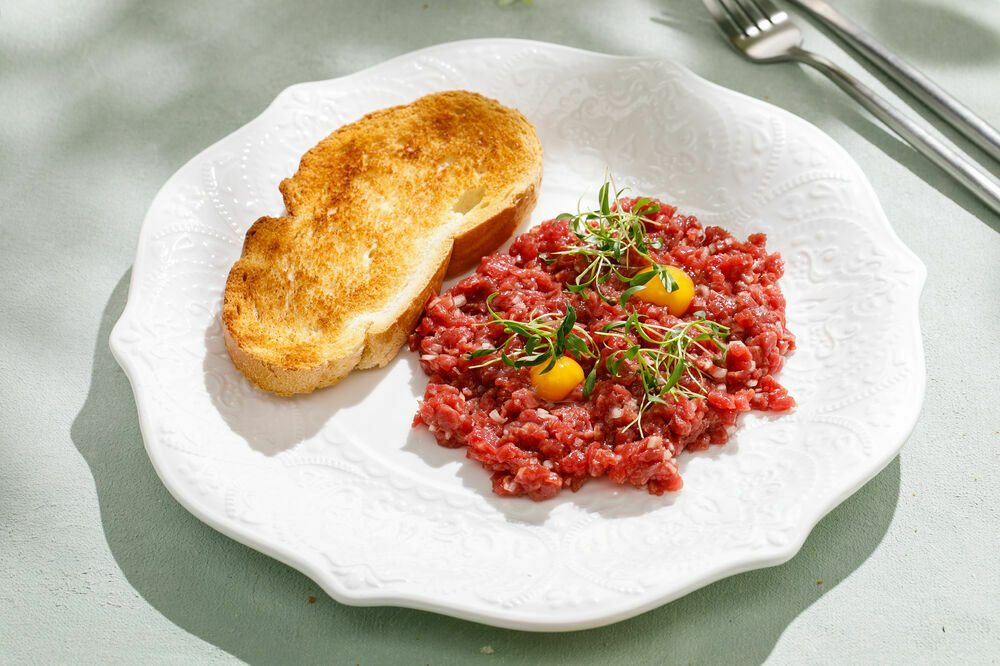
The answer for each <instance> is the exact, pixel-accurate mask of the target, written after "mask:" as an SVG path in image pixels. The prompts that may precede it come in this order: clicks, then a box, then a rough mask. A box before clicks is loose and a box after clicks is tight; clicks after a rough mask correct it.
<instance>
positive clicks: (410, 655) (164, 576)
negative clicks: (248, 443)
mask: <svg viewBox="0 0 1000 666" xmlns="http://www.w3.org/2000/svg"><path fill="white" fill-rule="evenodd" d="M129 277H130V273H126V274H125V275H124V276H122V278H121V280H120V281H119V283H118V285H117V286H116V287H115V290H114V292H113V293H112V294H111V297H110V299H109V300H108V304H107V306H106V308H105V310H104V313H103V317H102V320H101V326H100V331H99V332H98V335H97V340H96V342H95V350H94V362H93V371H92V375H91V385H90V391H89V393H88V396H87V399H86V402H85V403H84V405H83V407H82V409H81V410H80V413H79V414H78V415H77V417H76V419H75V420H74V422H73V426H72V433H71V434H72V438H73V441H74V442H75V444H76V446H77V448H78V449H79V450H80V453H81V454H82V455H83V456H84V458H85V459H86V461H87V463H88V464H89V466H90V469H91V472H92V473H93V475H94V482H95V484H96V487H97V493H98V499H99V503H100V509H101V521H102V524H103V528H104V534H105V537H106V538H107V542H108V545H109V546H110V548H111V552H112V553H113V555H114V557H115V560H116V561H117V563H118V565H119V566H120V567H121V570H122V572H123V573H124V574H125V576H126V577H127V579H128V580H129V582H130V584H131V585H132V586H133V587H134V588H135V590H136V591H137V592H138V593H139V594H140V595H142V597H143V598H144V599H145V600H146V601H147V602H148V603H149V604H151V605H152V606H153V607H155V608H156V609H157V610H158V611H159V612H161V613H162V614H163V615H164V616H165V617H166V618H168V619H169V620H170V621H172V622H173V623H175V624H176V625H178V626H179V627H181V628H183V629H184V630H186V631H188V632H190V633H192V634H194V635H195V636H198V637H200V638H201V639H203V640H205V641H207V642H209V643H211V644H213V645H215V646H218V647H219V648H221V649H222V650H225V651H226V652H229V653H230V654H232V655H235V656H236V657H239V658H241V659H244V660H246V661H248V662H251V663H299V662H318V661H322V662H337V663H341V662H349V663H400V662H405V663H418V662H419V663H425V662H433V663H442V662H444V663H472V662H474V661H477V660H482V661H484V662H487V661H490V660H492V661H494V662H503V663H512V662H526V663H532V662H539V663H541V662H544V663H548V662H552V663H555V662H559V663H575V664H584V663H614V662H617V661H618V660H620V659H627V660H628V661H634V662H636V663H643V662H647V661H653V662H657V663H660V662H662V661H663V660H666V661H669V662H671V663H674V662H678V663H680V662H683V663H687V662H698V663H760V662H762V661H763V660H764V659H766V658H767V656H768V655H769V654H770V652H771V650H772V649H773V647H774V645H775V643H776V642H777V641H778V639H779V638H780V637H781V634H782V632H784V631H785V629H786V628H787V627H788V626H789V624H790V623H791V622H793V621H794V620H795V618H796V617H797V616H798V615H799V614H800V613H802V612H803V611H805V610H807V609H808V608H809V607H810V606H811V605H812V604H813V603H814V602H816V601H817V600H818V599H820V597H822V596H823V595H824V594H825V593H826V592H827V591H828V590H830V589H832V588H833V587H835V586H836V585H837V584H838V583H839V582H840V581H841V580H843V579H844V578H846V577H847V576H849V575H850V574H851V572H852V571H854V570H855V569H856V568H858V567H859V566H862V565H863V564H864V562H865V560H866V559H867V558H868V556H869V555H870V554H871V553H872V552H873V551H874V550H875V548H876V547H877V546H878V544H879V542H880V541H881V540H882V538H883V536H884V535H885V533H886V530H887V529H888V527H889V524H890V522H891V521H892V516H893V513H894V511H895V508H896V502H897V499H898V496H899V488H900V465H899V458H896V459H895V460H893V461H892V462H891V463H890V464H889V466H888V467H887V468H886V469H885V470H884V471H883V472H882V473H881V474H879V475H878V476H877V477H876V478H875V479H873V480H872V481H871V482H869V483H868V484H867V485H865V486H864V487H863V488H862V489H861V490H859V491H858V492H857V493H856V494H855V495H854V496H852V497H851V498H850V499H848V500H847V501H845V502H844V503H843V504H841V505H840V506H839V507H837V508H836V509H834V510H833V511H832V512H831V513H830V514H829V515H828V516H827V517H826V518H824V519H823V520H822V521H821V522H820V523H819V524H818V525H817V526H816V528H815V529H814V530H813V532H812V534H811V535H810V537H809V538H808V539H807V540H806V542H805V545H804V546H803V547H802V550H801V552H800V553H799V554H798V555H797V556H796V557H794V558H793V559H792V560H791V561H789V562H788V563H786V564H783V565H781V566H777V567H772V568H768V569H761V570H758V571H753V572H749V573H745V574H741V575H738V576H733V577H731V578H728V579H725V580H722V581H720V582H717V583H715V584H712V585H709V586H708V587H705V588H703V589H701V590H698V591H696V592H693V593H692V594H689V595H687V596H686V597H683V598H681V599H679V600H677V601H674V602H672V603H670V604H667V605H666V606H663V607H661V608H659V609H656V610H653V611H650V612H648V613H646V614H644V615H641V616H639V617H637V618H633V619H631V620H627V621H625V622H621V623H618V624H616V625H612V626H610V627H603V628H599V629H592V630H588V631H583V632H571V633H563V634H555V633H551V634H529V633H524V632H518V631H510V630H504V629H495V628H492V627H487V626H483V625H478V624H474V623H471V622H465V621H461V620H456V619H452V618H447V617H443V616H439V615H435V614H432V613H426V612H421V611H414V610H408V609H401V608H355V607H350V606H345V605H343V604H339V603H337V602H335V601H333V600H332V599H330V598H329V597H328V596H326V594H324V593H323V592H321V591H320V590H319V588H318V586H316V585H315V584H314V583H313V582H312V581H310V580H309V579H308V578H306V577H305V576H303V575H302V574H300V573H298V572H297V571H295V570H293V569H291V568H289V567H287V566H286V565H284V564H281V563H279V562H277V561H276V560H272V559H271V558H269V557H266V556H265V555H262V554H260V553H258V552H256V551H254V550H251V549H249V548H247V547H246V546H243V545H242V544H239V543H237V542H236V541H232V540H231V539H229V538H227V537H225V536H223V535H222V534H220V533H218V532H216V531H215V530H213V529H212V528H210V527H208V526H207V525H205V524H203V523H201V522H200V521H199V520H197V519H196V518H195V517H194V516H192V515H191V514H189V513H188V512H187V511H185V510H184V509H183V508H182V507H181V506H180V505H179V504H178V503H177V502H176V501H174V499H173V498H172V497H171V496H170V495H169V493H168V492H167V490H166V489H165V488H164V486H163V485H162V484H161V483H160V481H159V479H158V478H157V476H156V474H155V472H154V471H153V468H152V466H151V464H150V462H149V459H148V458H147V457H146V452H145V449H144V448H143V444H142V439H141V436H140V433H139V424H138V418H137V415H136V409H135V403H134V402H133V399H132V392H131V389H130V387H129V383H128V380H127V379H126V377H125V374H124V373H123V372H122V370H121V369H120V368H119V367H118V364H117V363H116V362H115V360H114V358H113V357H112V355H111V350H110V348H109V347H108V336H109V334H110V332H111V328H112V326H113V325H114V322H115V321H117V319H118V317H119V316H120V314H121V312H122V310H123V308H124V305H125V299H126V296H127V292H128V282H129ZM665 556H666V558H667V559H669V554H666V555H665ZM487 646H489V650H486V651H485V652H484V651H483V649H484V648H486V647H487ZM490 650H492V652H490Z"/></svg>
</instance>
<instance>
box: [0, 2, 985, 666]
mask: <svg viewBox="0 0 1000 666" xmlns="http://www.w3.org/2000/svg"><path fill="white" fill-rule="evenodd" d="M838 4H839V5H840V6H841V7H842V9H843V10H844V11H845V12H846V13H847V14H849V15H850V16H852V17H853V18H854V19H855V20H856V21H857V22H858V23H860V24H862V25H863V26H865V27H866V28H868V29H869V30H870V31H871V32H873V33H874V34H876V35H878V36H879V37H880V38H881V39H882V40H883V41H885V42H886V43H887V44H889V45H890V46H891V47H893V48H895V49H896V50H898V51H899V52H900V53H901V54H902V55H903V56H904V57H905V58H907V59H908V60H910V62H912V63H913V64H915V65H917V66H918V67H919V68H921V69H922V70H924V71H925V73H927V74H929V75H930V76H931V77H932V78H934V79H935V80H937V81H938V82H939V83H941V84H943V85H944V86H945V87H946V88H947V89H948V90H950V91H951V92H952V93H953V94H955V95H956V96H957V97H958V98H960V99H962V100H963V101H965V102H966V103H967V104H968V105H969V106H971V107H972V108H973V109H975V110H977V111H978V112H979V113H981V114H982V115H983V116H984V117H985V118H986V119H987V120H989V121H991V122H992V123H994V124H995V125H1000V3H998V2H995V1H992V2H986V1H981V2H975V3H973V2H968V3H957V2H949V1H948V0H880V1H879V2H877V3H876V2H863V1H862V0H845V1H844V2H840V3H838ZM977 12H982V15H977ZM800 22H801V24H802V26H803V28H804V31H805V33H806V43H807V45H808V46H810V47H814V48H815V49H816V50H818V51H820V52H822V53H825V54H827V55H829V56H831V57H833V58H834V59H835V60H837V61H838V62H840V63H841V64H843V65H845V66H846V67H847V68H848V69H849V70H850V71H852V72H854V73H856V74H857V75H859V76H860V77H861V78H862V80H864V81H866V82H868V83H870V84H872V85H874V87H875V88H876V89H878V90H885V89H886V88H885V86H884V85H883V84H882V83H880V82H879V77H875V76H873V75H872V73H871V71H870V70H868V69H866V68H865V67H862V66H860V65H858V64H857V63H856V62H854V61H853V60H851V59H850V58H849V57H848V56H847V55H846V54H845V53H843V51H842V50H841V49H840V48H839V47H838V46H836V45H835V44H833V43H831V41H830V40H829V39H828V38H827V37H825V36H824V35H823V34H822V33H821V32H819V31H817V30H816V29H815V28H814V27H813V26H811V25H810V24H808V23H807V22H806V21H805V20H804V19H801V18H800ZM499 36H508V37H524V38H531V39H539V40H547V41H552V42H557V43H561V44H568V45H571V46H577V47H581V48H586V49H592V50H596V51H602V52H606V53H613V54H657V55H663V56H666V57H669V58H673V59H675V60H676V61H678V62H680V63H682V64H684V65H686V66H687V67H689V68H691V69H692V70H694V71H695V72H696V73H698V74H700V75H702V76H704V77H706V78H708V79H710V80H712V81H715V82H717V83H720V84H722V85H724V86H727V87H730V88H733V89H735V90H739V91H741V92H744V93H748V94H750V95H753V96H756V97H760V98H764V99H768V100H769V101H771V102H772V103H774V104H777V105H778V106H781V107H784V108H786V109H788V110H790V111H792V112H793V113H796V114H798V115H800V116H802V117H804V118H806V119H807V120H809V121H811V122H813V123H815V124H816V125H818V126H819V127H820V128H822V129H824V130H825V131H826V132H828V133H829V134H830V135H831V136H832V137H833V138H834V139H835V140H837V141H838V142H839V143H840V144H841V145H843V146H844V147H845V148H846V149H847V150H848V152H850V153H851V154H852V155H853V156H854V158H855V159H856V160H857V161H858V162H859V163H860V164H861V165H862V167H863V169H864V170H865V172H866V174H867V175H868V177H869V179H870V180H871V181H872V184H873V185H874V187H875V190H876V192H878V194H879V197H880V198H881V200H882V204H883V206H884V208H885V211H886V213H887V215H888V217H889V220H890V221H891V222H892V224H893V226H894V227H895V229H896V231H897V232H898V233H899V235H900V236H901V237H902V239H903V241H904V242H905V243H906V244H907V245H908V246H909V247H910V248H912V249H913V250H914V252H916V254H917V255H919V256H920V258H921V259H922V260H923V261H924V262H925V263H926V265H927V268H928V269H929V279H928V281H927V286H926V288H925V290H924V294H923V298H922V302H921V303H922V306H921V325H922V329H923V335H924V343H925V349H926V355H927V372H928V387H927V397H926V402H925V405H924V410H923V414H922V416H921V418H920V421H919V422H918V424H917V426H916V429H915V431H914V433H913V435H912V436H911V437H910V439H909V441H908V442H907V443H906V445H905V446H904V448H903V451H902V454H901V455H900V456H899V458H897V459H896V460H895V461H893V462H892V463H891V464H890V465H889V466H888V468H887V469H886V470H885V471H883V472H882V473H881V474H880V475H879V476H878V477H877V478H876V479H875V480H873V481H872V482H871V483H869V484H868V485H867V486H865V487H864V488H863V489H862V490H860V491H859V492H858V493H857V494H856V495H854V496H853V497H852V498H850V499H849V500H847V501H846V502H844V504H842V505H841V506H840V507H838V508H837V509H835V510H834V511H833V512H832V513H831V514H830V515H829V516H827V517H826V518H825V519H824V520H823V521H822V522H821V523H820V524H819V525H818V526H817V527H816V529H815V530H814V531H813V533H812V535H811V536H810V538H809V539H808V541H806V543H805V545H804V547H803V548H802V551H801V552H800V553H799V554H798V555H797V556H796V557H795V558H794V559H793V560H791V561H790V562H789V563H787V564H785V565H783V566H779V567H774V568H770V569H764V570H760V571H755V572H751V573H747V574H743V575H739V576H735V577H732V578H729V579H727V580H723V581H721V582H719V583H716V584H714V585H711V586H709V587H707V588H704V589H702V590H700V591H697V592H695V593H693V594H690V595H688V596H686V597H684V598H682V599H680V600H678V601H675V602H673V603H671V604H668V605H667V606H664V607H662V608H660V609H658V610H654V611H652V612H649V613H646V614H645V615H642V616H640V617H638V618H635V619H632V620H629V621H626V622H622V623H620V624H617V625H613V626H610V627H605V628H602V629H595V630H591V631H586V632H577V633H568V634H528V633H520V632H515V631H506V630H501V629H494V628H491V627H486V626H481V625H477V624H472V623H468V622H463V621H460V620H455V619H450V618H445V617H441V616H438V615H434V614H430V613H423V612H418V611H412V610H404V609H395V608H352V607H347V606H343V605H340V604H338V603H336V602H334V601H332V600H331V599H330V598H328V597H327V596H326V595H325V594H323V593H322V592H320V591H318V589H317V587H316V586H315V585H314V584H313V583H312V582H311V581H310V580H309V579H307V578H306V577H304V576H303V575H301V574H299V573H297V572H296V571H293V570H291V569H289V568H288V567H286V566H284V565H282V564H279V563H278V562H276V561H274V560H271V559H269V558H268V557H265V556H264V555H261V554H259V553H257V552H255V551H253V550H250V549H249V548H246V547H244V546H242V545H240V544H238V543H236V542H234V541H231V540H230V539H228V538H226V537H224V536H222V535H221V534H218V533H216V532H215V531H213V530H212V529H211V528H209V527H207V526H205V525H203V524H202V523H200V522H199V521H198V520H196V519H195V518H194V517H192V516H191V515H189V514H188V513H187V512H186V511H185V510H184V509H183V508H181V507H180V506H179V505H178V504H177V503H176V502H175V501H174V500H173V499H172V498H171V497H170V495H168V493H167V491H166V490H165V489H164V488H163V486H162V485H161V484H160V482H159V480H158V479H157V477H156V475H155V474H154V473H153V469H152V467H151V466H150V463H149V460H148V459H147V457H146V454H145V451H144V450H143V446H142V441H141V438H140V435H139V427H138V423H137V418H136V412H135V405H134V403H133V400H132V395H131V391H130V388H129V385H128V382H127V381H126V379H125V376H124V374H123V373H122V372H121V370H120V369H119V368H118V366H117V364H116V363H115V362H114V360H113V359H112V357H111V354H110V352H109V350H108V343H107V340H108V333H109V331H110V330H111V326H112V324H113V322H114V321H115V320H116V319H117V317H118V315H119V314H120V313H121V311H122V307H123V305H124V303H125V296H126V291H127V286H128V280H129V267H130V265H131V263H132V258H133V253H134V250H135V246H136V239H137V235H138V231H139V225H140V222H141V220H142V217H143V214H144V213H145V210H146V208H147V206H148V205H149V202H150V201H151V199H152V197H153V195H154V194H155V192H156V191H157V189H158V188H159V187H160V185H161V184H162V183H163V182H164V180H166V178H167V177H168V176H169V175H170V174H171V173H173V172H174V170H176V169H177V168H178V167H179V166H180V165H181V164H183V163H184V162H185V161H186V160H187V159H188V158H190V157H191V156H192V155H194V154H195V153H197V152H198V151H199V150H201V149H202V148H204V147H205V146H207V145H209V144H210V143H212V142H214V141H215V140H216V139H218V138H220V137H222V136H224V135H226V134H228V133H229V132H231V131H232V130H234V129H236V128H238V127H239V126H241V125H242V124H244V123H245V122H246V121H248V120H249V119H251V118H253V117H254V116H256V115H257V114H258V113H259V112H260V111H261V110H262V109H263V108H264V107H265V106H266V105H267V104H268V103H269V102H270V101H271V100H272V99H273V98H274V96H275V95H276V94H277V93H278V91H280V90H281V89H283V88H285V87H286V86H287V85H289V84H292V83H295V82H299V81H307V80H315V79H323V78H331V77H335V76H340V75H343V74H348V73H350V72H354V71H356V70H359V69H362V68H365V67H368V66H370V65H373V64H376V63H378V62H380V61H382V60H385V59H387V58H390V57H393V56H396V55H399V54H402V53H405V52H408V51H411V50H414V49H417V48H420V47H424V46H427V45H430V44H434V43H438V42H444V41H452V40H457V39H466V38H472V37H499ZM889 90H890V92H892V91H894V90H895V89H894V88H891V87H890V89H889ZM961 145H963V146H965V147H967V144H964V143H963V144H961ZM973 154H974V155H976V156H977V157H980V158H981V157H982V155H981V154H980V153H976V152H973ZM992 166H993V171H994V172H995V173H996V172H1000V167H998V165H992ZM0 193H2V196H0V203H2V208H0V270H2V272H0V278H2V282H0V663H24V662H38V663H51V662H64V663H69V662H83V663H116V662H127V663H139V662H142V663H148V662H154V663H157V662H159V663H162V662H167V663H214V662H236V661H239V660H244V661H247V662H253V663H298V662H325V663H350V664H353V663H362V664H368V663H375V664H378V663H414V664H425V663H430V664H446V663H454V664H466V663H495V664H514V663H539V662H548V663H560V662H565V663H576V664H584V663H681V664H686V663H708V664H711V663H759V662H763V661H767V662H769V663H776V664H777V663H838V664H842V663H865V662H868V663H914V662H918V663H919V662H938V663H970V662H971V663H996V662H997V661H1000V565H998V561H1000V558H998V553H1000V513H998V508H997V507H998V505H1000V483H998V469H1000V407H998V404H997V398H998V395H1000V379H998V378H1000V350H998V345H1000V335H998V333H997V325H998V323H1000V235H998V231H1000V218H998V217H997V216H995V215H992V214H991V213H989V212H988V211H987V209H986V208H985V207H984V206H982V205H980V204H979V203H978V202H977V201H976V200H975V199H974V198H973V197H972V196H971V195H969V194H967V193H965V192H964V191H962V190H961V189H960V188H959V187H958V186H957V185H955V184H953V183H952V182H951V181H950V180H949V179H948V177H947V176H945V175H944V174H943V173H941V172H939V171H938V170H937V169H936V168H934V167H932V166H931V165H930V164H929V163H928V162H927V161H926V160H924V159H923V158H921V157H920V156H919V155H917V154H915V153H914V152H913V151H912V150H911V149H910V148H909V147H908V146H906V145H905V144H902V143H901V142H900V141H898V140H897V139H895V138H894V137H893V136H892V135H890V134H889V133H887V131H886V130H884V129H883V128H882V127H881V126H880V125H878V124H877V123H876V122H875V121H873V120H871V119H869V117H868V116H866V115H865V114H864V113H863V112H862V111H860V109H859V107H857V106H856V105H855V104H854V103H853V102H852V101H850V100H849V99H848V98H847V97H845V96H844V95H843V94H842V93H840V92H839V91H838V90H837V89H836V88H834V87H833V86H832V85H831V84H830V83H829V82H827V81H826V80H824V79H821V78H820V77H819V76H818V75H816V74H814V73H813V72H809V71H805V70H803V69H802V68H800V67H798V66H795V65H772V66H767V67H765V66H757V65H752V64H750V63H748V62H746V61H744V60H742V59H740V58H739V57H738V56H737V55H736V54H734V53H733V52H731V51H730V50H729V49H728V47H727V46H726V45H725V44H724V43H723V41H722V39H721V38H720V36H719V35H718V34H717V33H716V30H715V27H714V26H713V25H712V23H711V22H710V21H709V19H708V18H707V15H706V13H705V11H704V9H703V8H702V6H701V4H700V3H699V2H697V1H696V0H685V1H683V2H679V1H678V2H668V1H666V0H661V1H653V0H627V1H620V2H596V1H590V0H588V1H577V2H573V1H570V0H535V1H534V3H533V4H532V5H530V6H528V5H524V4H520V3H519V4H515V5H511V6H507V7H500V6H498V4H497V3H496V2H495V0H475V1H472V0H470V1H467V2H458V1H450V2H446V1H443V0H426V2H425V1H423V0H416V1H414V2H389V1H387V0H370V1H367V2H356V3H351V2H337V1H334V0H326V1H317V2H304V1H302V2H291V1H289V2H281V3H278V2H275V3H270V4H269V3H264V2H246V3H239V2H185V3H179V2H178V3H166V2H164V3H152V2H151V3H142V2H135V1H134V0H120V1H101V2H89V3H77V2H72V1H69V0H63V1H61V2H31V1H25V2H14V3H10V2H5V3H3V5H2V6H0Z"/></svg>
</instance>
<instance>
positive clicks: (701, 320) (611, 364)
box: [598, 311, 729, 435]
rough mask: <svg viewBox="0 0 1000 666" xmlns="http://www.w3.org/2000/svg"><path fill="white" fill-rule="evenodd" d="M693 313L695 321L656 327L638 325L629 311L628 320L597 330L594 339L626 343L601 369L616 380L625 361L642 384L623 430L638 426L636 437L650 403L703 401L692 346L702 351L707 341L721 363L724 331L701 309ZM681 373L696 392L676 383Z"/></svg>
mask: <svg viewBox="0 0 1000 666" xmlns="http://www.w3.org/2000/svg"><path fill="white" fill-rule="evenodd" d="M694 315H695V316H696V317H698V319H695V320H693V321H687V322H682V323H680V324H676V325H675V326H661V325H659V324H650V323H647V322H645V321H643V319H644V317H641V316H640V315H639V314H637V313H635V312H632V314H630V315H629V316H628V318H627V319H625V320H623V321H613V322H611V323H609V324H606V325H605V326H604V327H603V328H601V330H600V331H599V332H598V333H599V335H602V336H608V337H616V338H620V339H622V340H626V341H628V342H629V343H630V346H629V347H628V348H627V349H618V350H615V351H614V352H613V353H612V354H610V355H609V356H608V357H607V359H606V360H605V367H606V368H607V370H608V372H609V373H610V374H612V375H614V376H615V377H621V369H622V366H623V365H624V364H625V362H626V361H633V362H634V363H635V366H636V370H635V371H636V373H637V374H638V376H639V379H640V380H641V382H642V388H643V397H642V399H641V400H640V402H639V414H638V416H636V417H635V419H634V420H633V421H632V422H631V423H629V424H628V426H626V427H629V426H631V425H633V424H637V425H638V427H639V434H640V435H642V416H643V414H645V413H646V410H648V409H649V408H650V407H652V406H653V405H655V404H666V399H667V398H668V397H670V396H684V397H687V398H703V397H705V393H706V391H707V388H706V386H705V383H704V372H703V371H702V370H701V368H699V367H698V366H697V365H695V363H694V361H693V357H694V355H693V354H692V353H691V351H690V350H691V348H692V347H693V346H695V345H697V346H699V347H702V348H704V347H705V343H710V344H712V345H714V346H715V347H717V348H718V349H719V351H721V352H722V357H721V360H722V361H725V358H726V349H727V347H726V345H725V343H723V340H725V338H726V337H727V336H728V335H729V328H728V327H726V326H723V325H722V324H717V323H715V322H714V321H710V320H708V319H705V313H704V312H702V311H698V312H695V313H694ZM630 335H631V336H632V337H629V336H630ZM643 343H646V344H643ZM685 374H686V375H687V376H688V377H689V378H690V379H691V380H692V381H693V383H694V384H695V386H696V387H697V389H698V390H692V389H690V388H688V387H687V386H685V385H684V384H681V383H680V382H681V379H682V378H683V377H684V376H685Z"/></svg>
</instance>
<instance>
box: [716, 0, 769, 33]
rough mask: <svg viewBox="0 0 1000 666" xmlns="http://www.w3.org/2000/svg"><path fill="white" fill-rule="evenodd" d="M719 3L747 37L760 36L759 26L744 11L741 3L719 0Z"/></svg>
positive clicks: (732, 0)
mask: <svg viewBox="0 0 1000 666" xmlns="http://www.w3.org/2000/svg"><path fill="white" fill-rule="evenodd" d="M719 3H720V4H721V5H722V7H723V9H724V10H725V12H726V13H727V14H729V18H730V19H731V20H732V21H733V23H735V24H736V25H737V27H738V28H739V29H740V31H741V32H742V33H743V34H744V35H745V36H747V37H755V36H756V35H757V34H758V32H759V30H758V29H757V25H756V24H755V23H754V22H753V19H752V18H750V16H749V15H748V14H747V13H746V11H744V10H743V7H741V6H740V3H739V2H736V1H734V0H719Z"/></svg>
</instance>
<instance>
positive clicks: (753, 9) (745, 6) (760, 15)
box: [733, 0, 771, 30]
mask: <svg viewBox="0 0 1000 666" xmlns="http://www.w3.org/2000/svg"><path fill="white" fill-rule="evenodd" d="M733 2H735V3H736V4H737V5H739V7H740V9H742V10H743V11H744V12H745V13H746V15H747V16H748V17H750V20H751V21H753V22H754V23H755V24H756V25H757V27H758V28H760V29H761V30H767V29H768V28H770V27H771V21H770V20H769V19H768V18H767V16H766V15H765V14H764V12H763V11H762V10H761V8H760V7H758V6H757V3H755V2H754V0H733Z"/></svg>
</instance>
